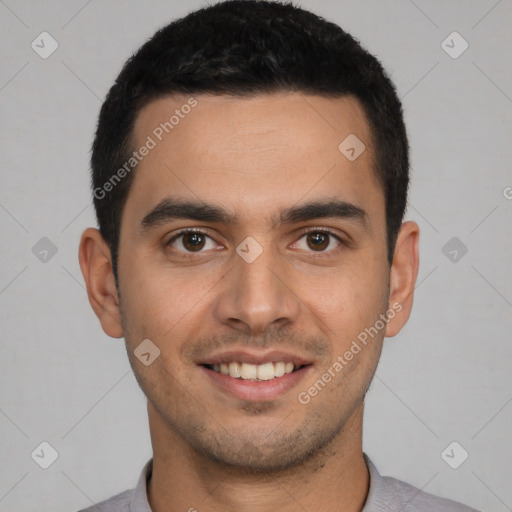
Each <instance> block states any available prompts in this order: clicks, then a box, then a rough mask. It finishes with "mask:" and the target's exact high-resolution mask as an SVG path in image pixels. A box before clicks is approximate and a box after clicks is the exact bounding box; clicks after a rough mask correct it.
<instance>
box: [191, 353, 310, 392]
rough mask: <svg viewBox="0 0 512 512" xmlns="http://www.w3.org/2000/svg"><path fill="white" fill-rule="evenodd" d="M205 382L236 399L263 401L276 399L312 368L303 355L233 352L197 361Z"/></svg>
mask: <svg viewBox="0 0 512 512" xmlns="http://www.w3.org/2000/svg"><path fill="white" fill-rule="evenodd" d="M198 366H199V368H201V369H202V370H203V372H204V374H205V375H207V377H208V378H209V382H210V383H211V384H213V385H214V389H218V390H220V391H221V392H223V393H224V394H227V395H229V396H231V397H234V398H237V399H239V400H245V401H252V402H263V401H270V400H274V399H276V398H279V397H280V396H281V395H284V394H285V393H286V392H287V391H289V390H290V389H292V388H293V387H295V386H296V385H297V384H298V383H299V382H300V381H301V380H302V379H303V378H304V377H305V376H306V375H307V374H308V373H309V372H310V371H311V370H312V368H313V366H314V365H313V363H312V362H311V361H308V360H306V359H304V358H301V357H297V356H294V355H291V354H286V353H283V352H271V353H267V354H264V355H262V354H259V355H258V354H251V353H248V352H245V351H234V352H229V353H223V354H219V355H218V356H212V357H209V358H208V359H207V360H206V361H203V362H199V363H198Z"/></svg>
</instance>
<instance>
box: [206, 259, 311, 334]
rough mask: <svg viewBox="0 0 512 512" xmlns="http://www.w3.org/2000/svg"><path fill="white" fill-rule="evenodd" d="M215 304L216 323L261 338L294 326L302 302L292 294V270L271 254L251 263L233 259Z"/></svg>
mask: <svg viewBox="0 0 512 512" xmlns="http://www.w3.org/2000/svg"><path fill="white" fill-rule="evenodd" d="M234 260H235V261H234V268H233V269H232V270H231V271H230V272H228V274H227V275H226V277H225V279H223V285H222V288H221V289H220V293H219V295H218V296H217V300H216V302H215V306H214V307H215V316H216V318H217V320H218V321H219V322H220V323H222V324H224V325H227V326H229V327H231V328H233V329H237V330H240V331H242V332H243V333H245V334H251V335H261V334H264V333H265V332H266V331H268V330H271V329H275V328H277V327H284V326H286V325H287V324H291V323H293V322H295V321H296V320H297V319H298V317H299V314H300V310H301V302H300V300H299V298H298V296H297V295H296V293H295V292H294V290H293V283H292V281H291V279H292V278H291V276H290V269H288V270H286V265H285V262H283V261H280V260H279V258H278V257H275V256H274V255H273V254H272V251H270V250H263V252H262V254H261V255H260V256H259V257H258V258H257V259H256V260H254V261H252V262H251V263H248V262H247V261H245V260H244V259H243V258H241V257H239V256H238V255H235V256H234Z"/></svg>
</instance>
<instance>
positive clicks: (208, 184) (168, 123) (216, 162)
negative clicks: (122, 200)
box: [127, 93, 383, 215]
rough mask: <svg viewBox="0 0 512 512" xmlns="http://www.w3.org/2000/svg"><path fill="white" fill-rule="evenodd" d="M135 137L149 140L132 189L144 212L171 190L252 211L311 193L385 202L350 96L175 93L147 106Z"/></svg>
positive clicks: (362, 121) (362, 119)
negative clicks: (240, 95) (192, 94)
mask: <svg viewBox="0 0 512 512" xmlns="http://www.w3.org/2000/svg"><path fill="white" fill-rule="evenodd" d="M132 142H133V143H132V146H133V148H134V149H135V150H137V149H138V148H141V147H143V146H148V147H149V146H151V149H150V151H148V152H146V153H147V154H146V156H144V157H143V158H141V160H140V162H139V164H138V165H137V169H136V171H135V179H134V182H133V185H132V189H131V191H130V194H129V202H130V203H132V204H133V206H134V208H135V209H138V210H141V211H140V214H143V213H144V212H143V211H142V210H144V209H146V210H147V209H148V208H150V207H151V206H154V205H155V204H157V203H158V202H159V201H161V200H162V199H165V197H166V196H168V195H170V194H172V195H173V196H177V195H179V196H185V197H187V198H191V199H194V200H197V199H199V200H201V201H204V202H208V203H212V202H216V203H219V202H222V203H223V204H225V205H226V206H227V207H228V208H230V209H231V210H232V211H237V210H239V209H243V210H244V211H245V212H246V213H247V214H248V215H252V214H256V213H258V214H259V215H261V213H262V212H264V211H267V210H268V208H269V207H271V205H272V204H276V207H277V206H280V205H288V206H289V205H290V204H294V203H297V202H298V201H300V200H301V199H302V198H306V197H307V199H309V200H314V199H316V198H317V197H323V196H326V195H329V196H333V195H337V196H339V197H341V198H345V197H346V199H350V200H351V201H352V202H353V203H363V202H365V201H366V202H368V200H369V198H371V197H372V196H379V195H380V196H382V197H377V198H376V199H375V197H373V201H374V202H375V200H377V203H378V202H379V201H381V202H382V201H383V194H382V191H381V186H380V184H379V182H378V180H377V179H376V177H375V173H374V172H373V168H374V162H373V148H372V142H371V137H370V129H369V126H368V123H367V119H366V116H365V113H364V110H363V108H362V107H361V105H360V103H359V102H358V101H357V99H355V98H353V97H341V98H335V99H334V98H326V97H321V96H311V95H303V94H299V93H287V94H285V93H276V94H269V95H255V96H251V97H242V98H240V97H232V96H213V95H194V96H193V97H192V96H187V95H174V96H168V97H164V98H160V99H157V100H154V101H152V102H150V103H149V104H148V105H146V106H145V107H144V108H143V109H142V110H141V111H140V113H139V115H138V116H137V119H136V123H135V126H134V131H133V141H132ZM361 150H363V151H362V153H361V154H360V155H359V156H358V153H359V152H360V151H361ZM354 156H357V158H355V159H354V158H353V157H354ZM127 209H128V204H127ZM269 213H272V212H269Z"/></svg>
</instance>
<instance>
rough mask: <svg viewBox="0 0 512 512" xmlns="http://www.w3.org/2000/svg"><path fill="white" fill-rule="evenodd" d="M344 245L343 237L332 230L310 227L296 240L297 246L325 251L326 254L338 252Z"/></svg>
mask: <svg viewBox="0 0 512 512" xmlns="http://www.w3.org/2000/svg"><path fill="white" fill-rule="evenodd" d="M342 246H343V241H342V240H341V238H340V237H339V236H337V235H335V234H334V233H331V232H330V231H325V230H322V229H309V230H307V231H306V232H305V233H304V234H303V235H302V236H301V237H300V238H299V240H297V242H295V248H298V249H301V250H304V251H307V252H316V253H325V254H326V256H327V255H330V254H336V253H337V251H338V250H340V249H341V248H342Z"/></svg>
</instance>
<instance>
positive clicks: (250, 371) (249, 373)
mask: <svg viewBox="0 0 512 512" xmlns="http://www.w3.org/2000/svg"><path fill="white" fill-rule="evenodd" d="M294 369H295V366H294V365H293V363H290V362H288V363H284V362H281V361H280V362H278V363H264V364H260V365H256V364H249V363H237V362H231V363H221V364H214V365H213V370H214V371H216V372H217V373H222V374H223V375H229V376H230V377H232V378H233V379H243V380H272V379H274V378H276V377H282V376H283V375H284V374H285V373H292V372H293V370H294Z"/></svg>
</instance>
